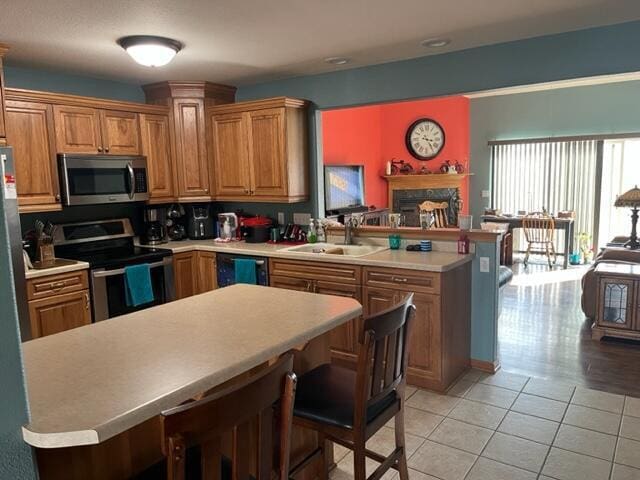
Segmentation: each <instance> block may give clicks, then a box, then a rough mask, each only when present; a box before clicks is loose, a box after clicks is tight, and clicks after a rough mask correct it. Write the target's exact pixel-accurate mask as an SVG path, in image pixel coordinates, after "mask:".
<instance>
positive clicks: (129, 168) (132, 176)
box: [127, 163, 136, 199]
mask: <svg viewBox="0 0 640 480" xmlns="http://www.w3.org/2000/svg"><path fill="white" fill-rule="evenodd" d="M127 171H128V172H129V198H131V199H133V196H134V195H135V194H136V175H135V172H134V171H133V166H132V165H131V164H130V163H127Z"/></svg>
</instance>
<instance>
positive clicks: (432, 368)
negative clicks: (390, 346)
mask: <svg viewBox="0 0 640 480" xmlns="http://www.w3.org/2000/svg"><path fill="white" fill-rule="evenodd" d="M407 293H408V292H401V293H400V296H399V297H398V301H399V300H400V299H401V298H402V297H404V295H406V294H407ZM413 303H414V305H415V306H416V317H415V320H414V322H413V331H412V333H411V338H410V339H409V373H411V370H412V369H415V370H416V374H417V375H419V376H420V377H422V378H425V379H428V380H434V381H436V382H439V381H440V380H441V379H442V348H443V345H442V333H441V324H440V296H439V295H430V294H426V293H415V294H414V296H413Z"/></svg>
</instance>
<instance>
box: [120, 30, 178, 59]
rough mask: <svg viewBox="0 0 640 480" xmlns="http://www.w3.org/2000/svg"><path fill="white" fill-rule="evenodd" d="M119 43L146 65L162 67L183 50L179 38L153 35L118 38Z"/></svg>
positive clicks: (134, 57)
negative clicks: (173, 38)
mask: <svg viewBox="0 0 640 480" xmlns="http://www.w3.org/2000/svg"><path fill="white" fill-rule="evenodd" d="M118 45H120V46H121V47H122V48H124V49H125V50H126V52H127V53H128V54H129V55H130V56H131V58H133V59H134V60H135V62H136V63H139V64H140V65H144V66H145V67H162V66H163V65H166V64H167V63H169V62H170V61H171V60H173V57H175V56H176V53H178V52H179V51H180V50H182V43H180V42H178V41H177V40H172V39H171V38H165V37H155V36H152V35H131V36H129V37H122V38H121V39H119V40H118Z"/></svg>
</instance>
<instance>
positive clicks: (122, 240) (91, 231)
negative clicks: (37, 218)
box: [54, 218, 175, 322]
mask: <svg viewBox="0 0 640 480" xmlns="http://www.w3.org/2000/svg"><path fill="white" fill-rule="evenodd" d="M133 240H134V232H133V229H132V228H131V222H130V221H129V219H128V218H119V219H115V220H101V221H96V222H82V223H69V224H62V225H57V227H56V229H55V233H54V245H55V252H56V256H57V257H60V258H70V259H74V260H81V261H84V262H88V263H89V265H90V271H89V279H90V283H91V299H92V304H93V321H94V322H96V321H100V320H106V319H108V318H113V317H117V316H119V315H124V314H126V313H131V312H134V311H137V310H142V309H144V308H149V307H152V306H154V305H160V304H163V303H166V302H170V301H172V300H173V299H174V298H175V290H174V284H173V261H172V256H171V255H172V253H171V250H168V249H163V248H148V247H139V246H136V245H134V241H133ZM143 263H147V264H149V267H150V271H151V285H152V289H153V298H154V299H153V301H152V302H149V303H146V304H144V305H140V306H138V307H133V306H128V305H127V302H126V290H125V289H126V287H125V277H124V275H125V267H126V266H128V265H138V264H143Z"/></svg>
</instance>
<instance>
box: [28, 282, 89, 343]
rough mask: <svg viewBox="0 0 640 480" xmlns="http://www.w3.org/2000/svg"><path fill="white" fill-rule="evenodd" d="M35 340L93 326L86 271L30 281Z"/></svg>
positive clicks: (30, 317)
mask: <svg viewBox="0 0 640 480" xmlns="http://www.w3.org/2000/svg"><path fill="white" fill-rule="evenodd" d="M27 299H28V300H29V302H28V306H29V321H30V325H31V337H32V338H39V337H44V336H46V335H53V334H54V333H59V332H64V331H65V330H70V329H72V328H76V327H81V326H83V325H89V324H90V323H91V299H90V296H89V279H88V276H87V272H86V271H77V272H72V273H66V274H61V275H50V276H46V277H39V278H36V279H31V280H28V281H27Z"/></svg>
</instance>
